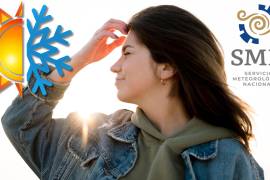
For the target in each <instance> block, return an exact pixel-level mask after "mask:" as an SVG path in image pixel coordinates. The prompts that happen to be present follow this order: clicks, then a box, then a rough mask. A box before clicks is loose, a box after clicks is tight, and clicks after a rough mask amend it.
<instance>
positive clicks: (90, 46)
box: [48, 19, 128, 83]
mask: <svg viewBox="0 0 270 180" xmlns="http://www.w3.org/2000/svg"><path fill="white" fill-rule="evenodd" d="M115 30H118V31H120V32H121V33H122V34H124V35H126V34H127V33H128V32H127V31H128V30H127V24H126V23H125V22H123V21H121V20H116V19H110V20H109V21H107V22H106V23H105V24H104V25H103V26H102V27H101V28H100V29H99V30H97V31H96V33H95V34H94V36H93V37H92V38H91V39H90V41H89V42H88V43H87V44H86V45H85V46H84V47H83V48H82V49H81V50H80V51H79V52H78V53H76V54H75V55H74V56H73V57H72V59H71V61H70V62H69V64H70V65H71V66H72V68H73V71H66V70H64V74H65V76H64V77H61V76H59V75H58V73H57V72H56V71H55V70H54V71H53V72H52V73H51V74H50V75H49V76H48V78H49V79H51V80H52V81H54V82H57V83H67V82H70V81H71V79H72V78H73V76H75V74H76V73H77V72H78V71H79V70H81V69H82V68H83V67H85V66H86V65H88V64H90V63H93V62H97V61H99V60H101V59H102V58H104V57H105V56H107V55H108V54H109V53H110V52H112V51H113V50H114V49H115V48H116V47H118V46H120V45H121V44H123V42H124V40H125V37H124V36H121V37H117V36H116V35H115V34H114V33H113V32H114V31H115ZM109 37H110V38H112V39H114V41H113V42H112V43H111V44H107V43H106V42H107V39H108V38H109Z"/></svg>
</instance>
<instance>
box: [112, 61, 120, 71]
mask: <svg viewBox="0 0 270 180" xmlns="http://www.w3.org/2000/svg"><path fill="white" fill-rule="evenodd" d="M120 60H121V59H119V60H118V61H116V62H115V63H114V64H113V65H112V67H111V71H112V72H114V73H118V72H120V71H121V63H120Z"/></svg>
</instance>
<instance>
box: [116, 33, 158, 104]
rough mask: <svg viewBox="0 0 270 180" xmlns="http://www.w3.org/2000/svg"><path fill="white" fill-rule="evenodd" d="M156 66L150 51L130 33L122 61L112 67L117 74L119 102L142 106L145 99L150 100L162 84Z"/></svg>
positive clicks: (123, 49) (123, 48)
mask: <svg viewBox="0 0 270 180" xmlns="http://www.w3.org/2000/svg"><path fill="white" fill-rule="evenodd" d="M156 66H157V64H156V63H155V62H154V60H153V59H152V57H151V54H150V51H149V50H148V49H147V47H146V46H144V45H143V44H141V43H139V42H138V40H137V38H136V36H135V34H134V32H132V31H130V32H129V33H128V36H127V38H126V41H125V43H124V45H123V47H122V55H121V57H120V59H119V60H118V61H117V62H116V63H115V64H114V65H113V66H112V67H111V71H112V72H115V73H117V77H116V82H115V85H116V87H117V89H118V93H117V96H118V98H119V100H121V101H124V102H128V103H134V104H140V103H141V102H142V100H143V99H146V97H148V98H149V96H151V94H152V93H153V91H156V90H157V88H156V87H158V85H159V84H160V80H159V78H158V77H157V76H156V75H155V69H156Z"/></svg>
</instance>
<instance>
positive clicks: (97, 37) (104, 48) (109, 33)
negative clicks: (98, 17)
mask: <svg viewBox="0 0 270 180" xmlns="http://www.w3.org/2000/svg"><path fill="white" fill-rule="evenodd" d="M115 30H118V31H120V32H121V33H122V34H124V35H126V34H127V26H126V23H125V22H123V21H121V20H116V19H110V20H109V21H107V22H106V23H105V24H104V25H103V26H102V27H101V28H100V29H99V30H97V31H96V33H95V34H94V36H93V37H92V39H91V40H90V41H89V42H88V43H87V44H86V45H85V46H84V47H83V48H82V49H81V50H80V51H79V52H78V55H79V56H81V57H82V58H83V59H84V63H85V64H86V65H87V64H89V63H92V62H96V61H99V60H101V59H102V58H104V57H105V56H107V55H108V54H109V53H110V52H112V51H113V49H115V48H116V47H118V46H120V45H121V44H122V43H123V42H124V40H125V37H124V36H121V37H118V36H117V35H115V34H114V33H113V32H114V31H115ZM109 37H110V38H112V39H114V41H113V42H112V43H111V44H107V43H106V42H107V39H108V38H109Z"/></svg>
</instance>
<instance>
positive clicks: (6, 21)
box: [0, 3, 23, 96]
mask: <svg viewBox="0 0 270 180" xmlns="http://www.w3.org/2000/svg"><path fill="white" fill-rule="evenodd" d="M15 16H16V18H12V17H11V16H10V15H9V14H8V13H6V12H5V11H4V10H2V9H1V8H0V92H1V91H3V90H4V89H6V88H7V87H8V86H9V85H11V82H15V84H16V86H17V89H18V91H19V94H20V95H21V96H22V82H23V19H22V17H23V4H22V3H21V4H20V6H19V8H18V10H17V13H16V15H15Z"/></svg>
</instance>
